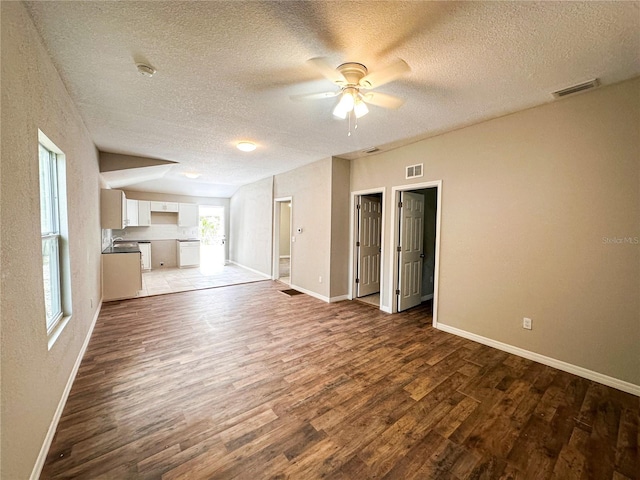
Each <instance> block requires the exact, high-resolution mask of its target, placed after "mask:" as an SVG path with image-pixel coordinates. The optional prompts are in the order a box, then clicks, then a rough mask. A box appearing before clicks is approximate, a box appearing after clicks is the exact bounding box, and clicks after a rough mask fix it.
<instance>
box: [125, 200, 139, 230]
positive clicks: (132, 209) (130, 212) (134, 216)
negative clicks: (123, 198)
mask: <svg viewBox="0 0 640 480" xmlns="http://www.w3.org/2000/svg"><path fill="white" fill-rule="evenodd" d="M125 225H126V226H127V227H137V226H138V200H131V199H129V198H127V220H126V221H125Z"/></svg>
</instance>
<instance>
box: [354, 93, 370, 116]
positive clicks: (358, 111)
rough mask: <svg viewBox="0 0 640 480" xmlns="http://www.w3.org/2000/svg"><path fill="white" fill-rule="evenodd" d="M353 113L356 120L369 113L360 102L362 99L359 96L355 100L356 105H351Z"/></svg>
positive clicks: (365, 106) (365, 105) (364, 104)
mask: <svg viewBox="0 0 640 480" xmlns="http://www.w3.org/2000/svg"><path fill="white" fill-rule="evenodd" d="M353 113H355V115H356V118H361V117H364V116H365V115H366V114H367V113H369V108H368V107H367V104H366V103H364V102H363V101H362V98H360V96H358V98H356V103H355V104H354V105H353Z"/></svg>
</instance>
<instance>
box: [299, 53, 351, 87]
mask: <svg viewBox="0 0 640 480" xmlns="http://www.w3.org/2000/svg"><path fill="white" fill-rule="evenodd" d="M307 63H308V64H309V65H311V66H313V67H314V68H315V69H316V70H317V71H318V73H320V74H321V75H322V76H323V77H325V78H327V79H328V80H331V81H332V82H333V83H337V84H338V85H346V83H347V79H346V78H344V75H342V74H341V73H340V72H339V71H338V70H336V69H335V68H333V67H332V66H331V64H330V63H329V62H328V61H327V59H326V58H324V57H315V58H310V59H309V60H307Z"/></svg>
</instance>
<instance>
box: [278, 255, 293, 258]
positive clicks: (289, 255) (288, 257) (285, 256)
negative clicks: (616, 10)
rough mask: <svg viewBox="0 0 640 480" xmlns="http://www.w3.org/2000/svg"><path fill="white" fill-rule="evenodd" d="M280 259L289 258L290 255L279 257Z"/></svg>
mask: <svg viewBox="0 0 640 480" xmlns="http://www.w3.org/2000/svg"><path fill="white" fill-rule="evenodd" d="M280 258H291V255H280Z"/></svg>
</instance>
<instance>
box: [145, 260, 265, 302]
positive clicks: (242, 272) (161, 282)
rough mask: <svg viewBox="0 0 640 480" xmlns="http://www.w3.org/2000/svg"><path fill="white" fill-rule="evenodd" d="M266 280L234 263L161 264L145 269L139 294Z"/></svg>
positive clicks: (154, 293) (158, 293)
mask: <svg viewBox="0 0 640 480" xmlns="http://www.w3.org/2000/svg"><path fill="white" fill-rule="evenodd" d="M263 280H268V279H267V278H266V277H264V276H262V275H260V274H257V273H255V272H252V271H250V270H247V269H246V268H242V267H239V266H238V265H233V264H228V265H217V266H213V267H211V266H210V267H202V266H200V267H197V268H162V269H155V270H151V271H149V272H143V273H142V290H140V291H139V292H138V296H139V297H148V296H150V295H162V294H165V293H175V292H185V291H187V290H200V289H202V288H212V287H222V286H225V285H236V284H239V283H250V282H259V281H263Z"/></svg>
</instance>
